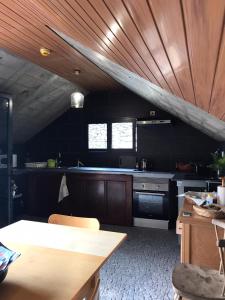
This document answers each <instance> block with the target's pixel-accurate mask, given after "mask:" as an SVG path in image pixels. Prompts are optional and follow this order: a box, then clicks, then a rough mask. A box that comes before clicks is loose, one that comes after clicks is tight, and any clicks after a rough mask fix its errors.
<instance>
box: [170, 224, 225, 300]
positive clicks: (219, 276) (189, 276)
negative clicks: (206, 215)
mask: <svg viewBox="0 0 225 300" xmlns="http://www.w3.org/2000/svg"><path fill="white" fill-rule="evenodd" d="M212 223H213V224H214V227H215V232H216V241H217V246H218V249H219V255H220V269H219V271H217V270H211V269H208V268H202V267H199V266H195V265H191V264H183V263H181V264H179V265H177V266H176V267H175V269H174V271H173V275H172V283H173V288H174V292H175V294H174V300H181V299H183V298H185V299H189V300H225V288H224V286H225V274H224V270H225V264H224V256H223V252H224V248H225V239H219V236H218V227H220V228H222V229H225V220H219V219H213V220H212ZM206 251H207V249H206Z"/></svg>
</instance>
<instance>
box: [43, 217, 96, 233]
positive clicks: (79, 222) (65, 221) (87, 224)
mask: <svg viewBox="0 0 225 300" xmlns="http://www.w3.org/2000/svg"><path fill="white" fill-rule="evenodd" d="M48 223H51V224H59V225H67V226H74V227H83V228H89V229H95V230H99V228H100V224H99V221H98V220H97V219H95V218H81V217H73V216H66V215H59V214H53V215H50V217H49V219H48Z"/></svg>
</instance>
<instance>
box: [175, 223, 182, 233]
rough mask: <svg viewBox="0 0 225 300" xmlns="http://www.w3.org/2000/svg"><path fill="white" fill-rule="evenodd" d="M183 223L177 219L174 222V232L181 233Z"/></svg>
mask: <svg viewBox="0 0 225 300" xmlns="http://www.w3.org/2000/svg"><path fill="white" fill-rule="evenodd" d="M182 229H183V224H182V223H181V222H180V221H178V220H177V222H176V233H177V234H182Z"/></svg>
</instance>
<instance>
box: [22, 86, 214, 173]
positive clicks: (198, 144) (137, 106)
mask: <svg viewBox="0 0 225 300" xmlns="http://www.w3.org/2000/svg"><path fill="white" fill-rule="evenodd" d="M150 110H156V113H157V115H156V118H157V119H172V120H173V124H172V125H158V126H149V127H148V128H147V127H143V128H138V145H137V152H135V151H125V150H108V151H88V149H87V124H88V123H89V122H102V121H111V120H112V121H115V120H117V121H119V120H123V118H126V117H129V118H131V119H132V118H145V117H149V111H150ZM25 146H26V147H25V148H26V152H27V153H29V155H30V159H32V160H35V161H42V160H46V159H48V158H55V157H56V155H57V152H62V154H63V163H64V164H65V165H75V164H76V160H77V159H80V160H81V161H83V162H84V163H85V165H87V166H108V167H118V166H119V157H120V156H121V155H133V156H136V157H137V158H138V159H140V158H142V157H145V158H148V159H149V160H150V161H151V162H152V168H153V169H154V170H165V171H166V170H174V169H175V164H176V161H184V162H201V163H204V164H207V163H208V162H209V161H210V159H211V157H210V153H211V152H214V151H215V150H216V149H217V148H218V147H219V146H220V143H218V142H217V141H215V140H213V139H212V138H210V137H208V136H207V135H205V134H203V133H201V132H200V131H198V130H196V129H194V128H192V127H191V126H188V125H187V124H186V123H184V122H182V121H180V120H178V119H176V118H174V117H173V116H172V115H170V114H168V113H166V112H164V111H161V110H159V109H157V108H156V107H154V106H153V105H152V104H150V103H149V102H148V101H146V100H143V99H142V98H140V97H138V96H137V95H135V94H133V93H131V92H127V91H124V92H120V93H112V92H101V93H95V94H91V95H89V96H87V97H86V98H85V107H84V108H83V109H80V110H79V109H70V110H68V111H67V112H66V113H65V114H63V115H62V116H61V117H60V118H58V119H57V120H56V121H55V122H53V123H52V124H51V125H49V126H48V127H47V128H46V129H44V130H43V131H42V132H40V133H39V134H38V135H36V136H35V137H34V138H33V139H32V140H30V141H29V142H28V143H27V144H26V145H25Z"/></svg>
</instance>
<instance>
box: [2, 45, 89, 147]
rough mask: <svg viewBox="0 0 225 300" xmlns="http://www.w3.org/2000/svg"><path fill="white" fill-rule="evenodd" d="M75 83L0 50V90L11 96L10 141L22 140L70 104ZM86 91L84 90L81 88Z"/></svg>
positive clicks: (54, 117)
mask: <svg viewBox="0 0 225 300" xmlns="http://www.w3.org/2000/svg"><path fill="white" fill-rule="evenodd" d="M76 88H78V89H79V90H81V88H80V87H79V86H76V85H74V84H73V83H71V82H69V81H68V80H66V79H64V78H62V77H59V76H58V75H55V74H53V73H51V72H49V71H47V70H45V69H43V68H41V67H39V66H37V65H34V64H32V63H30V62H28V61H25V60H23V59H19V58H17V57H15V56H13V55H10V54H8V53H6V52H5V51H3V50H0V92H2V93H6V94H10V95H12V96H13V100H14V101H13V111H14V113H13V117H14V118H13V132H14V139H13V140H14V142H15V143H22V142H24V141H26V140H28V139H29V138H30V137H31V136H33V135H35V134H36V133H37V132H39V131H40V130H41V129H43V128H44V127H46V126H47V125H48V124H49V123H51V122H52V121H53V120H55V119H56V118H57V117H58V116H59V115H61V114H62V113H63V112H64V111H65V110H67V109H68V108H69V106H70V94H71V93H72V92H74V91H75V89H76ZM81 91H82V92H84V93H86V91H85V90H81Z"/></svg>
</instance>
